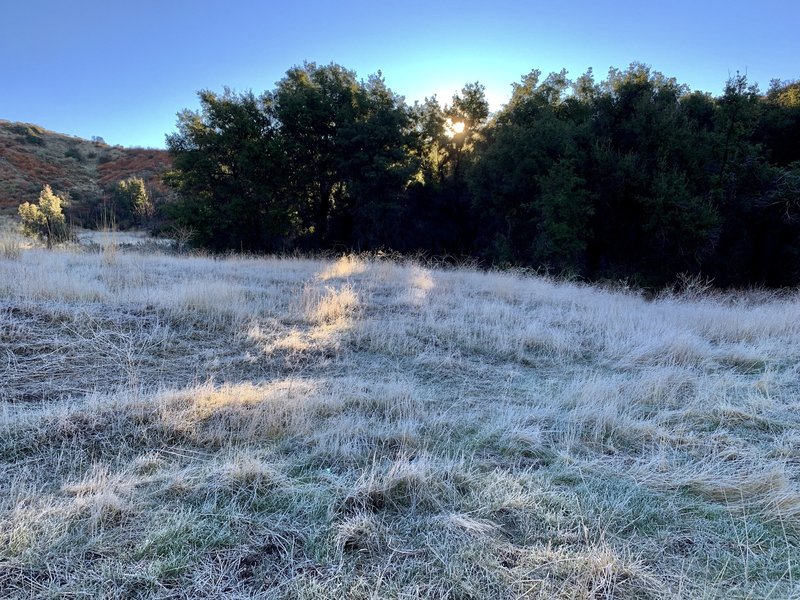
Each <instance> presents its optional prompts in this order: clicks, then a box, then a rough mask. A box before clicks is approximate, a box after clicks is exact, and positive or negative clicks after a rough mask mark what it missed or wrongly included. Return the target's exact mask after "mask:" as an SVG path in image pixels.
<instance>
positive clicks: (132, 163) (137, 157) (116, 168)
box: [97, 148, 171, 187]
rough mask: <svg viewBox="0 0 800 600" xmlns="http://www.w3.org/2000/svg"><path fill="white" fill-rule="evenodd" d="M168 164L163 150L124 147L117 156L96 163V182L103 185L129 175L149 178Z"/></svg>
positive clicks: (163, 169)
mask: <svg viewBox="0 0 800 600" xmlns="http://www.w3.org/2000/svg"><path fill="white" fill-rule="evenodd" d="M170 164H171V163H170V157H169V154H167V152H165V151H164V150H145V149H138V148H131V149H126V150H125V154H124V155H122V156H120V157H119V158H116V159H114V160H110V161H108V162H104V163H102V164H99V165H97V175H98V182H99V183H100V185H101V186H104V187H105V186H107V185H113V184H114V183H116V182H118V181H120V180H121V179H125V178H126V177H131V176H137V177H142V178H144V179H146V180H149V179H153V178H154V177H156V176H158V175H160V174H161V173H163V172H164V171H166V170H167V169H168V168H169V167H170Z"/></svg>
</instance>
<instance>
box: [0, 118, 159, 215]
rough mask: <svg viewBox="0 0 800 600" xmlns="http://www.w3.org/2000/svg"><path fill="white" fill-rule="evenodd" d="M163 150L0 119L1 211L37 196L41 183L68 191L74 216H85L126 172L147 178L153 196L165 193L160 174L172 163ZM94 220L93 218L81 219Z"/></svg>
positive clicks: (11, 209) (127, 175)
mask: <svg viewBox="0 0 800 600" xmlns="http://www.w3.org/2000/svg"><path fill="white" fill-rule="evenodd" d="M170 164H171V163H170V157H169V154H168V153H167V152H166V151H165V150H157V149H152V148H123V147H121V146H110V145H109V144H106V143H105V142H104V141H103V140H102V139H101V138H95V139H94V140H84V139H82V138H79V137H73V136H69V135H64V134H60V133H55V132H53V131H48V130H46V129H44V128H42V127H39V126H38V125H32V124H29V123H17V122H13V121H4V120H0V211H2V212H13V211H16V207H17V206H18V205H19V204H21V203H22V202H25V201H26V200H27V201H35V199H36V197H37V196H38V194H39V191H40V190H41V189H42V186H43V185H45V184H49V185H50V186H51V187H52V188H53V189H54V190H55V191H56V192H67V193H69V196H70V200H71V202H72V207H71V216H72V217H73V218H74V219H78V220H81V221H85V220H86V219H88V218H89V216H90V215H91V214H92V212H93V208H94V207H96V206H98V205H100V204H102V202H103V198H104V196H106V195H107V191H108V190H109V188H110V187H111V186H113V185H114V184H116V183H117V182H118V181H120V180H122V179H126V178H128V177H141V178H143V179H144V180H145V183H146V185H147V187H148V188H149V191H150V193H151V195H152V196H154V197H161V196H164V195H165V194H166V193H167V190H166V188H165V187H164V185H163V184H162V183H161V179H160V176H161V174H162V173H163V172H164V171H165V170H166V169H167V168H169V166H170ZM83 224H84V225H91V223H83Z"/></svg>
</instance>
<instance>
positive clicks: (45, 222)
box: [19, 185, 69, 248]
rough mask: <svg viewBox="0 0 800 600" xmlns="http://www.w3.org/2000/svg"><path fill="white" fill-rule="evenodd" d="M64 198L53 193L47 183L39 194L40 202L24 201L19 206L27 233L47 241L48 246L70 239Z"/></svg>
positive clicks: (23, 226)
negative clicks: (64, 209)
mask: <svg viewBox="0 0 800 600" xmlns="http://www.w3.org/2000/svg"><path fill="white" fill-rule="evenodd" d="M65 204H66V202H65V200H64V198H62V197H61V196H58V195H57V194H54V193H53V190H52V189H50V186H49V185H45V186H44V188H42V191H41V193H40V194H39V202H38V204H31V203H30V202H24V203H23V204H21V205H20V206H19V216H20V219H21V220H22V229H23V232H24V233H25V235H28V236H30V237H38V238H41V239H44V240H45V241H46V242H47V247H48V248H52V247H53V244H57V243H59V242H64V241H66V240H68V239H69V228H68V227H67V223H66V219H65V218H64V212H63V210H62V209H63V206H64V205H65Z"/></svg>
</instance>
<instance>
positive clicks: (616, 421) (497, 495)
mask: <svg viewBox="0 0 800 600" xmlns="http://www.w3.org/2000/svg"><path fill="white" fill-rule="evenodd" d="M798 364H800V299H798V296H797V294H795V293H783V294H766V293H755V292H748V293H738V294H737V293H731V294H713V293H711V292H709V291H706V292H704V293H702V294H696V293H691V294H684V295H683V296H677V295H674V294H664V295H662V296H660V297H659V298H657V299H655V300H650V301H648V300H645V299H643V298H642V297H640V296H638V295H636V294H632V293H629V292H619V291H613V290H608V289H599V288H595V287H591V286H583V285H577V284H573V283H564V282H558V281H553V280H548V279H544V278H532V277H522V276H516V275H514V274H499V273H482V272H477V271H474V270H470V269H460V270H438V269H429V268H426V267H425V266H423V265H420V264H415V263H411V262H409V263H402V262H396V261H394V262H393V261H388V260H380V259H368V258H361V257H346V258H343V259H341V260H340V261H317V260H308V259H298V258H285V259H279V258H272V259H257V258H247V257H231V258H223V259H217V258H208V257H178V256H168V255H161V254H137V253H132V252H117V253H115V254H114V256H113V260H109V259H108V257H107V256H106V255H105V253H90V252H82V251H79V250H71V251H53V252H47V251H44V250H40V249H35V248H34V249H32V248H26V247H21V248H20V249H19V250H18V251H15V252H13V253H11V255H9V254H4V253H0V474H1V476H0V489H1V490H2V493H0V596H2V597H9V598H29V597H37V598H39V597H41V598H51V597H52V598H55V597H79V596H89V597H107V598H123V597H124V598H128V597H143V598H181V597H185V598H196V597H214V598H251V597H252V598H254V597H266V598H320V599H321V598H330V597H336V596H339V597H346V598H787V597H793V596H796V595H798V594H799V593H800V585H798V583H797V582H798V577H800V570H799V569H798V565H800V525H799V524H800V520H799V519H800V486H799V485H798V477H799V476H800V450H798V448H800V410H798V408H800V406H798V398H800V395H799V394H798V391H800V386H799V385H798V380H799V379H798V375H800V370H799V368H798Z"/></svg>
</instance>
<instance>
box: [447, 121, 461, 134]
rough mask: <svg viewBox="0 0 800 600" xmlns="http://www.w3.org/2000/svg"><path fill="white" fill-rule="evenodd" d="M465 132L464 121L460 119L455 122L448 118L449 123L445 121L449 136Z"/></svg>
mask: <svg viewBox="0 0 800 600" xmlns="http://www.w3.org/2000/svg"><path fill="white" fill-rule="evenodd" d="M462 133H464V122H463V121H458V122H456V123H453V122H452V121H451V120H450V119H447V123H445V134H446V135H447V137H450V138H451V137H455V136H457V135H459V134H462Z"/></svg>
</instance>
